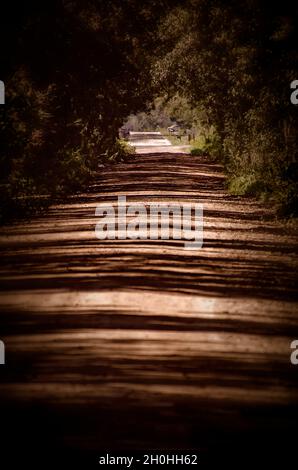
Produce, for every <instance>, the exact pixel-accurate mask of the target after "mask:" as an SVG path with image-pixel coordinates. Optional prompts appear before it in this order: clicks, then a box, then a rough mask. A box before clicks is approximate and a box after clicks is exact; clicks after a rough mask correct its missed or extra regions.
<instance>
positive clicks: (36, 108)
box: [0, 0, 298, 219]
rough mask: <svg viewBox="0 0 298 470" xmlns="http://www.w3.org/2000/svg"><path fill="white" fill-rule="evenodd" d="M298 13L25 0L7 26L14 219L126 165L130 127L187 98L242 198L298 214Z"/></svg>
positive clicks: (186, 4)
mask: <svg viewBox="0 0 298 470" xmlns="http://www.w3.org/2000/svg"><path fill="white" fill-rule="evenodd" d="M297 13H298V8H297V6H296V4H295V2H293V1H292V0H283V1H279V2H277V3H272V2H270V4H269V3H267V2H265V1H263V0H237V1H235V0H231V1H226V2H223V1H221V0H186V1H179V0H177V1H170V0H164V1H163V0H162V1H156V0H142V1H141V2H140V1H139V0H118V1H117V0H116V1H101V0H45V1H42V2H41V1H36V2H35V1H27V2H23V3H20V2H16V1H15V0H11V1H10V2H9V4H8V11H7V12H6V14H5V15H2V16H1V20H0V21H1V29H0V36H1V69H0V79H1V80H3V81H4V83H5V88H6V103H5V105H4V106H1V107H0V112H1V114H0V132H1V151H0V158H1V177H0V196H1V218H2V219H5V218H7V216H8V215H9V214H10V215H11V214H15V213H16V212H18V211H19V212H21V213H23V212H25V211H27V210H30V209H32V208H33V209H34V210H36V209H37V208H38V207H39V206H43V205H44V204H46V203H47V202H46V201H51V200H53V198H55V197H60V196H61V195H64V194H66V193H68V192H73V191H76V190H78V189H79V188H80V187H81V186H83V185H84V184H86V182H87V181H88V179H89V178H91V177H92V174H94V172H95V171H98V163H99V162H102V163H105V162H113V161H118V160H119V159H122V158H125V157H126V153H128V152H127V150H126V148H125V146H124V145H123V144H122V143H121V142H120V141H119V139H118V131H119V128H120V127H121V125H122V124H123V122H124V120H125V119H126V117H127V116H128V115H129V114H131V113H137V112H138V111H141V110H145V109H147V108H148V106H150V103H152V102H153V100H154V98H156V97H157V96H163V97H168V98H171V97H173V96H175V95H177V93H178V94H179V95H180V96H181V97H184V98H186V99H187V101H188V102H189V104H190V106H191V107H192V109H195V110H197V111H198V115H199V119H200V126H201V128H202V129H203V130H204V131H205V132H207V131H208V129H210V127H211V126H212V127H213V129H215V132H213V134H212V139H211V141H209V142H208V144H209V152H210V153H211V154H212V155H213V156H215V157H216V158H218V159H219V160H220V161H222V162H223V163H224V165H225V168H226V172H227V175H228V182H229V185H230V189H231V191H233V192H234V193H237V194H252V195H258V196H262V197H264V198H267V199H269V201H273V202H274V203H277V205H278V207H280V208H281V209H282V211H283V214H287V215H294V214H295V208H296V207H297V151H298V138H297V135H298V133H297V125H298V107H297V106H295V105H294V104H292V103H291V101H290V94H291V89H290V83H291V82H292V81H293V80H295V79H298V52H297V44H298V28H297V16H298V15H297ZM190 158H191V156H190ZM37 201H38V202H37Z"/></svg>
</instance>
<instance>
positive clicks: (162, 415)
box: [0, 146, 298, 468]
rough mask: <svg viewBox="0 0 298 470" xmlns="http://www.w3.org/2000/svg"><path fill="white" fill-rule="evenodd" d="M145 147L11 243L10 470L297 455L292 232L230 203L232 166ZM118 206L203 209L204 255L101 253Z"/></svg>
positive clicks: (4, 411) (5, 413)
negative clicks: (113, 456) (187, 453)
mask: <svg viewBox="0 0 298 470" xmlns="http://www.w3.org/2000/svg"><path fill="white" fill-rule="evenodd" d="M143 148H144V146H143V147H142V150H141V151H140V152H139V154H138V155H137V156H136V157H135V158H134V159H133V160H132V161H130V162H128V163H121V164H117V165H116V166H113V167H110V168H106V169H104V170H101V173H99V175H98V177H97V178H96V180H95V181H94V182H93V184H92V185H90V187H89V188H88V190H87V191H86V192H85V193H83V194H79V195H76V196H73V197H70V198H69V199H67V201H66V202H65V203H64V204H61V205H57V206H53V207H51V208H50V210H49V212H47V213H46V214H44V215H42V216H40V217H36V218H34V219H32V220H28V221H22V222H18V223H14V224H13V225H11V226H7V227H3V228H2V229H1V237H0V249H1V273H0V274H1V292H0V304H1V336H0V338H1V339H2V340H3V341H4V343H5V347H6V365H4V366H0V376H1V387H0V403H1V404H0V411H1V416H2V418H1V420H2V423H3V424H1V427H2V429H4V430H5V432H4V440H2V442H3V449H9V452H10V454H9V455H10V457H11V459H12V460H13V459H14V458H16V456H20V455H21V456H22V460H23V461H26V459H29V460H30V461H33V460H34V458H35V457H36V459H37V454H38V455H39V457H38V458H40V454H41V455H44V456H46V457H45V458H47V459H53V461H55V460H56V459H57V460H58V455H59V462H60V463H61V462H62V458H65V460H66V462H69V463H70V462H72V461H77V462H78V461H79V459H81V461H82V462H84V463H85V464H84V466H83V467H81V468H89V467H88V465H89V464H90V468H93V466H92V465H93V464H95V462H96V459H97V458H98V456H99V455H102V454H103V453H104V452H105V451H110V452H112V451H117V450H125V451H126V453H127V454H129V452H134V451H136V450H149V449H162V450H169V449H172V450H183V449H197V450H198V453H199V454H200V455H202V456H203V459H204V458H205V459H206V460H208V459H210V458H211V456H212V454H214V452H217V451H218V452H224V453H225V456H226V457H227V459H228V460H229V459H231V458H232V456H233V455H234V454H235V452H236V450H237V447H238V446H243V448H244V451H245V452H246V451H247V455H249V448H254V447H253V446H258V445H260V446H261V447H262V449H263V450H264V449H267V448H268V449H270V452H272V451H273V450H274V449H277V447H275V446H278V445H279V446H280V443H281V439H282V438H284V441H285V442H286V447H285V448H284V447H283V449H286V452H288V451H289V452H290V451H291V448H292V447H291V445H292V440H291V439H294V438H295V435H296V431H297V430H296V428H297V405H298V394H297V385H298V366H296V367H295V366H294V365H292V364H291V362H290V354H291V349H290V343H291V341H292V340H293V339H298V315H297V308H296V305H297V304H296V303H295V300H296V285H295V283H296V271H295V268H296V266H295V256H296V255H295V251H296V248H297V238H296V237H295V233H294V229H293V228H291V226H287V225H286V224H285V223H284V222H283V221H277V220H276V219H275V216H274V213H273V211H272V210H270V208H264V207H263V206H261V205H260V204H258V203H256V202H255V201H253V200H251V199H246V198H238V197H234V196H231V195H229V194H228V193H227V191H226V190H225V178H224V175H223V172H222V168H221V166H220V165H218V164H214V163H210V162H209V161H208V159H205V158H202V157H192V156H190V155H186V154H183V153H178V152H179V149H176V153H174V151H173V149H171V151H165V150H164V149H156V148H154V149H151V153H149V150H150V149H147V153H143V152H144V150H143ZM158 150H159V151H160V150H162V153H157V151H158ZM118 195H126V197H127V201H128V203H130V202H143V203H144V204H149V203H150V202H161V201H162V202H171V203H172V202H178V203H183V202H192V203H195V202H198V203H202V204H203V207H204V244H203V247H202V248H201V249H198V250H194V251H187V250H185V249H184V244H183V241H182V240H181V241H180V240H149V239H148V240H129V239H127V240H98V239H97V238H96V237H95V231H94V229H95V224H96V222H97V217H95V208H96V206H97V205H98V204H99V203H102V202H111V203H115V202H116V199H117V196H118ZM264 452H267V450H265V451H264ZM243 455H244V457H245V454H243ZM87 462H88V464H87ZM57 468H58V467H57ZM61 468H62V467H61ZM65 468H68V467H67V466H66V467H65ZM69 468H71V467H69ZM94 468H97V467H96V465H95V467H94Z"/></svg>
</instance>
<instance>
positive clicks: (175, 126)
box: [168, 124, 181, 134]
mask: <svg viewBox="0 0 298 470" xmlns="http://www.w3.org/2000/svg"><path fill="white" fill-rule="evenodd" d="M180 130H181V128H180V126H178V124H173V125H172V126H170V127H168V131H169V132H170V134H174V133H175V132H179V131H180Z"/></svg>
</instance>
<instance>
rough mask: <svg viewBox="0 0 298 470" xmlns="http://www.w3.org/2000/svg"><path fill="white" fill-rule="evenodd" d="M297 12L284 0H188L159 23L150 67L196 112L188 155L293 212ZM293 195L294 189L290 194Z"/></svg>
mask: <svg viewBox="0 0 298 470" xmlns="http://www.w3.org/2000/svg"><path fill="white" fill-rule="evenodd" d="M295 20H297V11H296V10H295V8H294V5H293V3H291V2H290V1H287V0H285V1H284V2H282V3H281V4H274V7H272V8H271V7H270V9H269V8H268V6H267V4H266V3H264V2H262V1H261V0H256V1H253V2H251V1H249V0H240V2H230V3H227V2H226V3H224V2H221V1H220V0H204V1H203V0H189V1H188V2H184V5H183V6H182V5H178V6H177V7H176V8H173V9H172V11H171V12H170V13H169V14H168V15H167V17H166V18H165V20H164V21H162V22H161V23H160V27H159V31H158V37H159V39H160V41H161V43H162V44H163V47H162V48H161V50H160V54H159V57H157V60H156V62H155V64H154V65H153V67H152V70H153V77H154V83H155V86H156V87H159V88H160V87H162V88H163V89H164V90H165V92H167V93H169V94H171V93H172V94H173V95H174V94H176V93H177V92H178V93H180V94H183V95H184V96H186V97H187V98H188V100H189V102H190V103H191V105H192V106H193V107H196V108H197V109H198V110H200V113H201V114H200V115H201V121H200V135H203V132H202V129H205V130H206V131H208V129H210V127H211V126H214V128H215V133H216V139H215V140H213V139H211V141H209V142H207V141H206V140H205V141H204V142H203V143H199V144H197V143H195V144H194V145H193V150H192V152H193V153H194V154H206V153H208V154H210V155H214V156H215V155H216V158H220V159H221V160H222V161H223V162H224V163H225V167H226V171H227V174H228V177H229V180H230V181H231V183H230V187H231V190H232V191H233V192H236V193H238V194H240V193H241V194H254V195H256V196H260V197H262V198H264V195H265V194H266V195H267V196H266V197H267V198H270V199H271V200H272V201H273V202H274V203H276V204H277V205H279V206H281V207H283V208H284V210H285V212H290V213H293V208H294V203H295V201H296V199H297V198H296V195H295V192H296V191H297V155H298V134H297V127H298V108H297V106H296V107H295V106H293V105H292V104H291V103H290V99H289V98H290V82H291V81H292V80H293V79H294V78H296V75H297V70H298V52H297V48H296V46H295V44H297V40H298V31H297V23H295ZM296 194H297V193H296Z"/></svg>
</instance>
